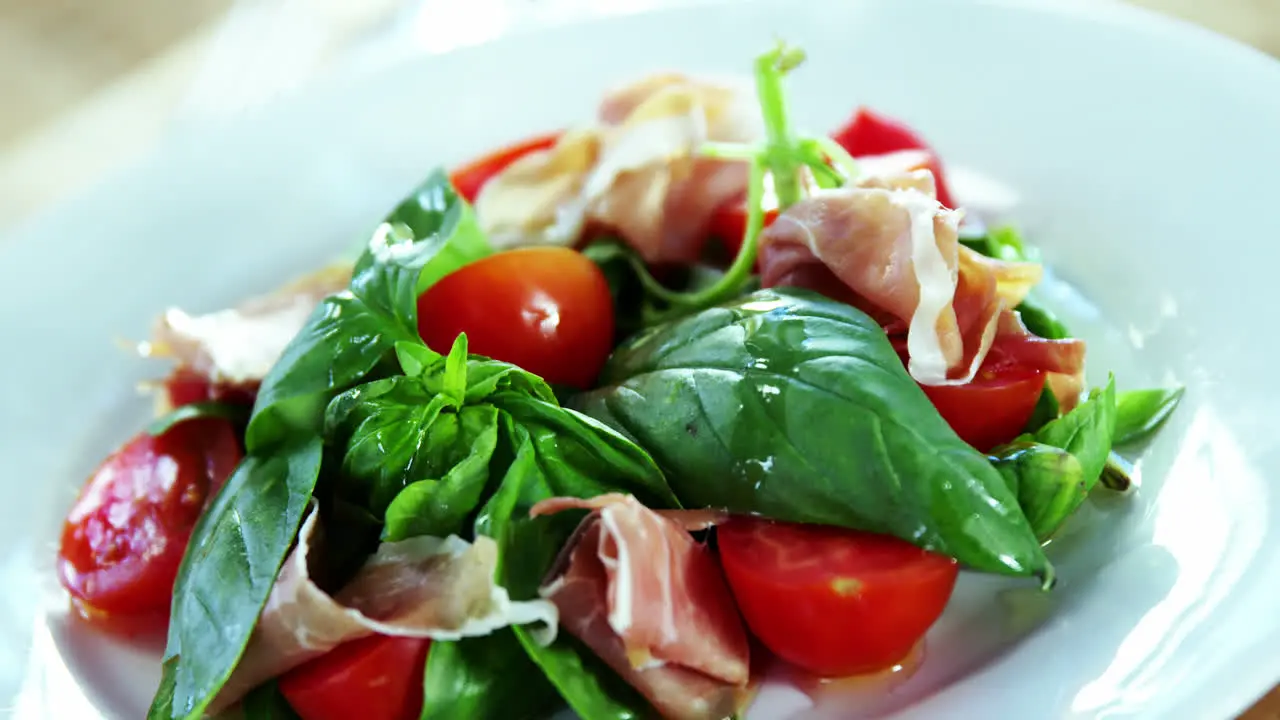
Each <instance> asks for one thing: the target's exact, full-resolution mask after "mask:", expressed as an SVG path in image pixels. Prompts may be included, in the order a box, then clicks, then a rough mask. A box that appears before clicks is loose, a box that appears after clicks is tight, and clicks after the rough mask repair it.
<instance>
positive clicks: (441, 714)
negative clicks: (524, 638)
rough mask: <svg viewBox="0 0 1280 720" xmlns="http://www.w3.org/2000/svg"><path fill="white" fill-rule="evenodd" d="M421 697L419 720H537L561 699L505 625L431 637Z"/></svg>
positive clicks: (549, 712) (545, 714) (553, 707)
mask: <svg viewBox="0 0 1280 720" xmlns="http://www.w3.org/2000/svg"><path fill="white" fill-rule="evenodd" d="M423 697H424V702H423V705H422V716H421V720H456V719H457V718H467V719H468V720H541V719H542V718H545V717H547V716H548V715H550V714H551V711H552V710H554V709H555V707H556V706H558V705H559V704H560V702H559V701H560V696H559V695H558V694H556V690H555V688H554V687H553V686H552V685H551V683H549V682H547V679H546V677H544V676H543V674H542V673H541V671H539V669H538V667H537V666H536V665H534V664H533V663H532V662H531V661H530V660H529V656H528V654H526V653H525V651H524V647H523V646H521V645H520V642H519V641H518V640H516V636H515V635H514V634H512V632H511V630H510V629H508V628H504V629H502V630H499V631H497V632H495V633H493V634H492V635H488V636H485V637H478V638H467V639H465V640H461V641H459V642H436V643H432V645H431V652H430V653H429V654H428V655H427V669H426V674H425V678H424V680H423Z"/></svg>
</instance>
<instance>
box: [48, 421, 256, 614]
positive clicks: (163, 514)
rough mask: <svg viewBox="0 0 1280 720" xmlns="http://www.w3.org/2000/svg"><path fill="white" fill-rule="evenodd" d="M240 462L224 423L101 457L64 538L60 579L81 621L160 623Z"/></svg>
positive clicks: (141, 440)
mask: <svg viewBox="0 0 1280 720" xmlns="http://www.w3.org/2000/svg"><path fill="white" fill-rule="evenodd" d="M239 462H240V443H239V440H238V439H237V438H236V434H235V430H234V429H233V428H232V426H231V423H230V422H228V421H226V420H223V419H220V418H201V419H198V420H188V421H186V422H182V423H179V424H177V425H174V426H173V427H171V428H170V429H169V430H167V431H165V432H164V433H163V434H162V435H160V436H158V437H153V436H151V435H149V434H147V433H142V434H140V435H138V436H137V437H135V438H133V439H132V440H130V441H129V443H128V444H126V445H125V446H124V447H122V448H120V449H119V450H117V451H116V452H115V454H113V455H111V456H110V457H108V458H107V459H106V460H105V461H104V462H103V463H102V465H101V466H100V467H99V468H98V470H97V471H96V472H95V473H94V474H93V476H92V477H90V478H89V482H88V483H87V484H86V485H85V487H84V489H83V490H82V491H81V492H80V497H79V499H78V500H77V501H76V504H75V506H73V507H72V508H71V512H70V513H69V514H68V515H67V519H66V522H65V524H64V525H63V529H62V544H61V548H60V550H59V553H58V575H59V578H60V579H61V581H62V585H63V587H65V588H66V589H67V591H68V592H69V593H70V594H71V596H72V598H73V599H74V600H76V601H77V605H79V606H81V607H83V608H84V615H85V616H86V618H88V619H90V620H93V619H95V618H99V617H102V616H104V615H106V616H109V615H113V614H115V615H144V614H156V615H157V616H159V617H164V615H165V613H167V611H168V608H169V602H170V599H171V597H172V594H173V583H174V580H175V579H176V578H177V575H178V564H179V563H180V562H181V561H182V555H183V553H184V552H186V549H187V541H188V540H189V539H190V537H191V530H192V528H193V527H194V526H195V523H196V520H197V519H198V518H199V516H200V513H201V511H202V510H203V509H204V505H205V500H206V499H207V498H208V497H210V496H211V495H212V494H213V493H214V492H216V491H217V489H218V488H219V487H221V485H222V483H223V482H225V481H226V479H227V478H228V477H229V476H230V475H231V473H232V471H234V470H235V467H236V464H237V463H239Z"/></svg>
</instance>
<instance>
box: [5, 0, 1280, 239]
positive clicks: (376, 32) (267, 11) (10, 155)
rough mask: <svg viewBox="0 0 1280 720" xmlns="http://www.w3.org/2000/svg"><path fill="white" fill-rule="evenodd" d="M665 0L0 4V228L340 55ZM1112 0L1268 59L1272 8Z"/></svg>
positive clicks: (1274, 48) (41, 0)
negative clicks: (1180, 21) (187, 127)
mask: <svg viewBox="0 0 1280 720" xmlns="http://www.w3.org/2000/svg"><path fill="white" fill-rule="evenodd" d="M667 1H672V0H608V2H591V1H590V0H106V1H105V2H92V1H90V0H0V98H3V102H0V230H2V229H4V228H5V227H7V226H10V225H11V224H13V223H16V222H17V221H19V220H21V219H22V218H23V217H26V216H28V215H30V214H31V213H33V212H35V211H37V210H38V209H39V208H41V207H44V206H47V205H48V203H50V202H52V201H54V200H55V199H57V198H59V197H62V196H65V195H66V194H68V193H70V192H74V191H75V190H76V189H78V188H80V187H82V186H83V185H85V184H86V183H89V182H92V181H93V180H95V179H97V178H99V177H101V175H102V173H104V172H106V171H107V170H108V169H110V168H113V167H116V166H118V165H120V164H121V163H123V162H127V161H128V160H129V159H130V158H133V157H136V156H137V155H138V154H139V153H141V152H143V151H145V149H146V148H147V147H148V145H149V144H151V143H154V142H155V141H156V140H157V139H159V138H160V137H161V136H162V135H163V134H164V132H165V131H166V130H168V129H170V128H172V127H174V126H175V125H179V124H182V123H189V122H200V121H204V120H209V119H216V118H217V117H218V116H220V115H225V114H234V113H237V112H239V111H241V110H243V109H245V108H249V107H252V106H255V105H257V104H259V103H261V102H262V101H264V100H267V99H269V98H270V97H272V96H273V95H275V94H277V93H279V92H281V91H284V90H287V89H289V88H290V87H293V86H295V85H297V84H300V83H303V82H305V81H306V80H307V79H309V78H312V77H314V76H315V75H316V74H318V73H321V72H323V71H324V69H325V68H326V67H329V66H331V65H332V64H333V63H334V62H336V60H337V59H339V58H340V59H341V60H342V61H343V62H344V63H350V62H351V61H352V60H353V59H354V60H359V59H360V57H361V55H362V53H363V54H364V55H366V56H367V55H370V54H371V53H370V52H368V51H369V50H370V49H371V48H379V49H385V48H387V47H389V46H395V47H401V48H405V49H406V50H405V51H406V52H414V51H421V50H423V49H428V50H438V49H445V48H447V47H448V46H449V45H450V44H456V43H461V42H473V41H476V40H481V39H483V38H484V36H485V35H488V34H497V33H499V32H501V31H502V29H503V28H506V27H510V26H512V25H517V24H525V23H527V22H530V21H535V20H536V21H539V22H541V21H546V20H548V19H552V18H556V17H565V16H572V15H575V14H583V13H597V12H606V11H607V12H611V13H612V12H618V11H625V10H626V9H628V8H635V7H640V6H645V5H652V4H654V3H655V2H667ZM1027 1H1028V2H1034V1H1036V0H1027ZM1117 1H1132V2H1136V3H1138V4H1141V5H1144V6H1147V7H1149V8H1152V9H1155V10H1158V11H1161V12H1166V13H1169V14H1172V15H1177V16H1180V17H1183V18H1185V19H1188V20H1191V21H1192V22H1195V23H1199V24H1202V25H1204V26H1206V27H1209V28H1212V29H1214V30H1217V31H1218V32H1221V33H1223V34H1226V35H1230V36H1232V37H1235V38H1237V39H1239V40H1242V41H1244V42H1246V43H1249V44H1251V45H1253V46H1255V47H1258V48H1260V49H1262V50H1263V51H1266V52H1269V53H1272V54H1274V55H1278V56H1280V0H1117ZM606 6H607V9H606ZM389 34H391V35H395V34H399V35H401V36H403V37H402V39H404V37H407V38H408V39H409V40H410V42H398V43H388V42H386V40H387V36H388V35H389ZM381 54H382V56H383V57H382V60H383V61H386V60H387V59H388V58H387V57H385V56H386V54H387V53H385V52H382V53H381Z"/></svg>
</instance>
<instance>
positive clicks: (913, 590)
mask: <svg viewBox="0 0 1280 720" xmlns="http://www.w3.org/2000/svg"><path fill="white" fill-rule="evenodd" d="M716 533H717V535H716V536H717V538H718V543H719V548H720V561H721V564H722V565H723V566H724V571H725V576H726V577H727V578H728V580H729V587H730V588H731V589H732V590H733V595H734V598H735V599H736V600H737V602H738V608H739V610H741V611H742V616H743V618H744V619H745V620H746V621H747V626H748V627H750V628H751V632H753V633H754V634H755V635H756V637H758V638H759V639H760V641H761V642H762V643H764V645H765V647H767V648H769V650H771V651H773V653H774V654H775V655H777V656H778V657H780V658H782V659H783V660H786V661H787V662H790V663H791V664H793V665H795V666H797V667H799V668H802V669H804V670H806V671H808V672H811V673H814V674H815V675H820V676H823V677H843V676H847V675H855V674H860V673H869V672H874V671H877V670H882V669H884V668H887V667H891V666H892V665H894V664H895V663H898V662H900V661H901V660H902V659H903V658H905V657H907V655H908V654H910V652H911V649H912V648H913V647H915V645H916V643H917V642H919V641H920V638H921V637H923V636H924V634H925V631H927V630H928V629H929V626H931V625H933V623H934V621H936V620H937V619H938V616H939V615H941V614H942V610H943V608H944V607H945V606H946V604H947V600H948V599H949V598H950V597H951V591H952V589H953V588H954V587H955V582H956V575H957V573H958V569H957V566H956V562H955V561H954V560H951V559H950V558H946V557H943V556H941V555H935V554H933V553H929V552H926V551H924V550H921V549H920V548H918V547H916V546H914V545H911V544H910V543H907V542H905V541H902V540H898V539H897V538H893V537H888V536H886V535H874V534H871V533H865V532H858V531H854V530H845V529H841V528H833V527H826V526H820V525H798V524H793V523H779V522H774V521H771V520H764V519H760V518H752V517H734V518H732V519H730V520H729V521H727V522H725V523H723V524H721V525H719V526H717V528H716Z"/></svg>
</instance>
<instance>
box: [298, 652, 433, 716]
mask: <svg viewBox="0 0 1280 720" xmlns="http://www.w3.org/2000/svg"><path fill="white" fill-rule="evenodd" d="M430 647H431V641H430V640H429V639H427V638H402V637H391V636H388V635H373V636H370V637H367V638H361V639H360V640H353V641H351V642H348V643H343V644H342V645H339V646H338V647H336V648H334V649H333V650H330V651H329V652H328V653H326V654H324V655H321V656H320V657H318V658H316V659H315V660H312V661H311V662H308V663H306V664H304V665H301V666H299V667H297V668H294V669H293V670H290V671H289V672H287V673H285V674H284V675H281V676H280V680H279V681H278V683H277V684H278V687H279V688H280V693H281V694H282V695H284V698H285V700H288V701H289V705H290V706H291V707H293V710H294V712H296V713H298V715H299V717H301V718H302V720H350V719H351V718H360V719H361V720H416V719H417V718H418V717H419V716H420V715H421V714H422V675H423V672H424V670H425V668H426V664H427V651H428V650H429V649H430Z"/></svg>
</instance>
